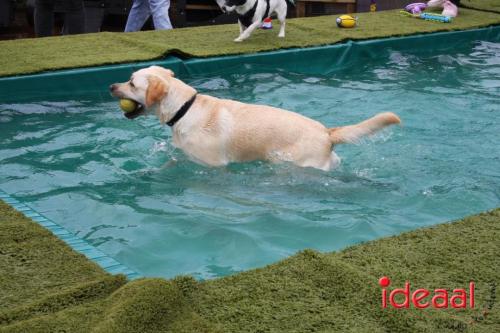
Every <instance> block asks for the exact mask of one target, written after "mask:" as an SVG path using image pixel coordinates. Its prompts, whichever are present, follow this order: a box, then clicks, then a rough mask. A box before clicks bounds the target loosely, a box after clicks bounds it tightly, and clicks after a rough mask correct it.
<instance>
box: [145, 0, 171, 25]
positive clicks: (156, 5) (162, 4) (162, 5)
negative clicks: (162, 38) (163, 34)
mask: <svg viewBox="0 0 500 333" xmlns="http://www.w3.org/2000/svg"><path fill="white" fill-rule="evenodd" d="M149 8H150V9H151V14H152V15H153V23H154V25H155V29H156V30H167V29H172V23H170V18H169V16H168V9H169V8H170V0H149Z"/></svg>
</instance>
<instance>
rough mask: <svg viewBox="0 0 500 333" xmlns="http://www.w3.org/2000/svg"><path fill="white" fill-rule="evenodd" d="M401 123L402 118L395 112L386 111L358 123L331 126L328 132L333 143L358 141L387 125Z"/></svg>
mask: <svg viewBox="0 0 500 333" xmlns="http://www.w3.org/2000/svg"><path fill="white" fill-rule="evenodd" d="M399 123H401V120H400V119H399V117H398V116H396V115H395V114H394V113H392V112H384V113H379V114H377V115H376V116H374V117H371V118H370V119H367V120H365V121H362V122H360V123H359V124H356V125H349V126H342V127H335V128H330V129H328V132H329V134H330V139H331V140H332V143H333V144H340V143H357V142H359V140H360V139H361V138H362V137H364V136H366V135H370V134H373V133H375V132H377V131H379V130H381V129H383V128H384V127H386V126H389V125H394V124H399Z"/></svg>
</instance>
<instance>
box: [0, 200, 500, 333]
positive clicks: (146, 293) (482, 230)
mask: <svg viewBox="0 0 500 333" xmlns="http://www.w3.org/2000/svg"><path fill="white" fill-rule="evenodd" d="M0 212H1V215H0V216H1V219H0V235H1V236H2V241H4V240H5V241H6V244H11V245H7V246H5V245H4V242H1V243H0V250H1V251H2V252H1V254H0V269H1V270H0V276H2V278H0V290H2V292H3V291H4V290H5V291H6V292H8V293H9V295H7V294H6V295H2V297H3V299H8V300H10V301H8V304H6V306H3V307H2V308H0V332H48V331H67V332H90V331H94V332H334V331H338V332H364V331H371V332H438V331H439V332H494V331H500V305H499V304H498V303H496V299H498V297H499V296H500V295H499V291H498V288H497V287H496V286H498V284H499V282H500V257H499V256H498V253H500V209H496V210H494V211H491V212H488V213H483V214H480V215H477V216H473V217H469V218H465V219H463V220H462V221H459V222H455V223H450V224H443V225H438V226H435V227H431V228H425V229H420V230H416V231H412V232H408V233H404V234H402V235H399V236H395V237H390V238H384V239H381V240H377V241H372V242H369V243H366V244H363V245H357V246H352V247H350V248H347V249H345V250H343V251H341V252H337V253H326V254H322V253H318V252H316V251H311V250H305V251H302V252H300V253H298V254H297V255H294V256H292V257H290V258H287V259H285V260H283V261H280V262H278V263H276V264H272V265H269V266H267V267H264V268H260V269H256V270H252V271H248V272H244V273H240V274H236V275H234V276H230V277H225V278H221V279H215V280H211V281H206V282H197V281H195V280H194V279H192V278H190V277H178V278H175V279H173V280H164V279H140V280H136V281H133V282H128V283H127V284H125V285H123V277H118V278H117V280H116V281H115V280H113V278H114V277H113V276H110V275H109V274H106V273H103V272H102V271H100V269H96V267H95V265H93V264H91V263H89V262H87V261H85V260H84V261H82V260H79V259H82V258H81V256H80V255H77V254H75V253H72V252H71V250H69V248H65V249H58V250H57V252H58V253H64V255H62V256H61V257H64V256H68V258H76V259H75V260H74V262H73V263H71V267H72V270H71V271H68V270H66V269H65V268H61V267H59V266H65V265H67V263H68V262H69V260H58V261H55V262H53V263H51V262H50V259H45V261H44V262H43V263H44V265H42V263H41V264H40V265H35V266H32V267H31V270H34V271H32V272H29V275H30V276H37V275H38V274H37V273H39V275H40V276H44V279H43V281H42V282H43V283H45V286H44V290H43V292H41V291H40V290H38V289H39V288H38V286H37V285H36V284H28V285H27V286H26V289H27V290H21V289H20V288H12V287H10V288H9V286H11V285H13V284H19V283H21V282H20V281H22V280H23V279H24V278H25V277H24V276H25V275H26V274H27V271H26V269H25V268H24V266H25V261H22V260H21V258H22V257H18V259H17V260H10V261H5V260H3V259H2V257H3V256H4V255H5V253H11V252H12V250H10V252H6V251H5V249H16V250H17V251H21V249H20V248H19V245H16V243H18V242H19V240H22V241H23V244H24V245H25V250H24V251H23V252H25V254H24V256H28V257H30V258H31V257H32V258H33V259H36V255H35V254H32V252H37V253H38V254H39V255H40V258H42V259H43V258H50V255H47V253H50V252H47V251H53V249H54V248H59V247H62V248H64V247H65V246H64V245H63V244H62V243H61V242H60V241H59V240H57V239H55V237H52V236H51V235H50V233H48V231H45V230H44V229H43V228H41V227H38V226H37V225H34V224H33V223H32V222H30V221H29V220H28V219H26V218H24V217H22V216H21V215H20V214H18V213H13V211H12V209H11V208H10V207H8V206H7V205H4V204H1V202H0ZM26 226H28V227H26ZM49 236H50V237H49ZM28 239H29V240H30V241H31V242H37V243H43V245H41V247H40V248H39V249H38V248H37V249H36V251H34V249H33V247H31V246H27V245H28V244H25V242H26V240H28ZM43 254H45V255H43ZM6 265H7V266H6ZM45 266H49V267H50V269H51V270H53V274H50V275H46V270H47V268H46V267H45ZM19 267H20V268H21V269H18V268H19ZM7 270H9V271H11V272H12V273H11V275H10V276H9V277H8V279H5V276H4V275H3V274H5V273H4V272H5V271H7ZM36 270H40V272H37V271H36ZM75 271H76V272H79V273H78V279H76V281H75V276H74V274H73V272H75ZM87 272H88V273H87ZM95 274H97V276H96V275H95ZM383 275H386V276H389V277H390V278H391V280H392V284H391V288H392V287H402V286H403V284H404V281H406V280H408V281H410V282H411V284H412V286H413V287H412V288H413V290H414V288H417V287H424V288H429V289H435V288H447V289H453V288H465V287H466V285H467V284H468V282H469V280H473V281H475V282H476V308H475V309H467V310H462V311H458V310H454V309H448V310H433V309H426V310H415V309H410V310H396V309H386V310H382V309H381V307H380V287H379V286H378V284H377V280H378V278H379V277H381V276H383ZM95 280H100V281H101V282H97V285H99V286H101V287H99V288H95V289H97V290H98V291H97V292H96V291H95V290H94V289H93V288H89V286H90V285H91V284H92V283H94V282H92V281H95ZM113 281H114V282H113ZM102 286H108V287H102ZM5 287H7V288H5ZM30 290H34V291H35V296H34V297H26V291H28V292H29V291H30ZM61 290H62V292H61ZM18 293H20V295H21V297H20V301H19V302H16V301H15V299H16V297H17V294H18ZM87 293H88V294H91V295H93V296H89V295H87ZM65 295H67V296H65ZM75 295H79V296H78V297H75ZM96 295H98V296H96ZM3 299H2V300H3ZM68 299H69V300H68ZM75 299H78V300H79V301H74V300H75ZM51 300H53V301H51ZM0 304H2V305H4V304H3V302H2V303H0ZM61 305H62V306H61ZM489 307H490V308H491V309H489ZM47 309H48V310H47ZM2 318H3V321H2ZM6 318H7V319H6Z"/></svg>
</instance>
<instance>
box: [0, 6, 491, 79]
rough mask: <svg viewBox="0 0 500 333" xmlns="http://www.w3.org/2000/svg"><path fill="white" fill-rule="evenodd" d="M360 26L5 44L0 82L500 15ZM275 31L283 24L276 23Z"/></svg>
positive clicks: (299, 25)
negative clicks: (242, 37)
mask: <svg viewBox="0 0 500 333" xmlns="http://www.w3.org/2000/svg"><path fill="white" fill-rule="evenodd" d="M357 16H358V26H357V27H356V28H354V29H340V28H337V27H336V26H335V16H320V17H308V18H297V19H289V20H287V36H286V38H284V39H281V38H278V37H277V29H273V30H261V29H258V30H257V31H255V32H254V33H253V34H252V36H251V37H250V38H249V39H248V40H246V41H244V42H243V43H235V42H233V39H234V38H236V37H237V34H238V28H237V25H236V24H229V25H217V26H208V27H195V28H183V29H174V30H170V31H143V32H135V33H110V32H104V33H96V34H85V35H73V36H62V37H48V38H38V39H23V40H8V41H1V42H0V77H1V76H12V75H20V74H30V73H38V72H43V71H50V70H56V69H65V68H77V67H88V66H98V65H106V64H118V63H128V62H134V61H147V60H154V59H160V58H164V57H165V56H167V55H178V56H181V57H212V56H223V55H235V54H244V53H255V52H262V51H272V50H277V49H283V48H295V47H310V46H319V45H328V44H335V43H339V42H342V41H345V40H350V39H351V40H364V39H371V38H382V37H390V36H406V35H412V34H419V33H430V32H437V31H451V30H465V29H473V28H480V27H486V26H490V25H498V24H500V14H497V13H491V12H482V11H476V10H470V9H461V10H460V15H459V16H458V17H457V18H456V19H454V20H453V22H452V23H448V24H444V23H439V22H431V21H424V20H418V19H413V18H409V17H406V16H402V15H400V14H399V10H392V11H382V12H377V13H360V14H357ZM275 25H276V27H277V26H278V22H275Z"/></svg>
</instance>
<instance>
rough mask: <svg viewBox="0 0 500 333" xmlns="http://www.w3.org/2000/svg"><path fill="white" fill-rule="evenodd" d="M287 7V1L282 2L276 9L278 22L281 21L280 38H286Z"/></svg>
mask: <svg viewBox="0 0 500 333" xmlns="http://www.w3.org/2000/svg"><path fill="white" fill-rule="evenodd" d="M287 9H288V8H287V5H286V1H280V2H279V3H278V7H276V9H275V12H276V15H277V16H278V21H280V32H279V34H278V37H281V38H283V37H285V24H286V23H285V19H286V12H287Z"/></svg>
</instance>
